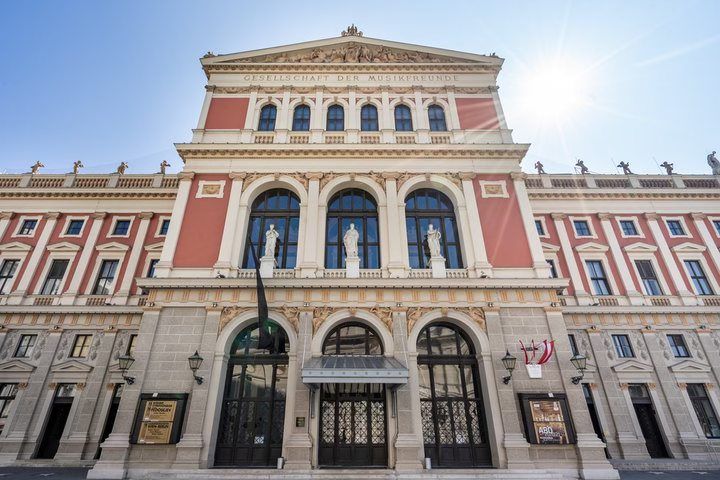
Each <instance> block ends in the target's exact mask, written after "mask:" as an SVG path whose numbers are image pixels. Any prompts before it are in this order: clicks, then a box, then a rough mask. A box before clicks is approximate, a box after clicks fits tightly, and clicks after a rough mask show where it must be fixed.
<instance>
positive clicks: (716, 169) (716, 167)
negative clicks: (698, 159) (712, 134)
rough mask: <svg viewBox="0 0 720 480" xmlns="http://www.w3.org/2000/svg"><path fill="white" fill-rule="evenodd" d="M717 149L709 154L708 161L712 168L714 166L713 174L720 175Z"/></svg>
mask: <svg viewBox="0 0 720 480" xmlns="http://www.w3.org/2000/svg"><path fill="white" fill-rule="evenodd" d="M715 153H717V152H715V150H713V152H712V153H711V154H710V155H708V156H707V162H708V165H710V168H712V174H713V175H720V160H718V159H717V157H715Z"/></svg>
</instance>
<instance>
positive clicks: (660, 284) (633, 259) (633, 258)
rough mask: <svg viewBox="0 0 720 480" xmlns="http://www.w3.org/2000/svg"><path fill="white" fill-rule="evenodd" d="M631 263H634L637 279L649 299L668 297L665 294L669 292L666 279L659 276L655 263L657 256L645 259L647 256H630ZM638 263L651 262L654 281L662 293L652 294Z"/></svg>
mask: <svg viewBox="0 0 720 480" xmlns="http://www.w3.org/2000/svg"><path fill="white" fill-rule="evenodd" d="M629 259H630V263H632V266H633V269H634V270H635V274H636V275H637V279H638V280H639V283H640V285H641V286H642V289H643V292H644V294H645V295H647V296H649V297H660V296H664V295H667V294H666V293H665V292H668V291H669V290H667V288H666V285H665V282H664V279H663V278H661V275H658V271H659V270H658V268H657V264H656V261H655V256H654V255H652V256H651V257H645V256H633V255H630V256H629ZM637 262H649V263H650V268H651V269H652V272H653V276H654V280H655V282H656V283H657V286H658V289H659V290H660V293H651V292H650V290H649V289H648V287H647V283H645V278H643V276H642V273H641V272H640V268H639V267H638V264H637ZM661 273H662V272H661Z"/></svg>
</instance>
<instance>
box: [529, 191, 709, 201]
mask: <svg viewBox="0 0 720 480" xmlns="http://www.w3.org/2000/svg"><path fill="white" fill-rule="evenodd" d="M528 198H529V199H530V200H574V199H587V200H596V199H597V200H603V199H605V200H606V199H617V200H638V199H653V200H663V199H668V200H677V199H694V200H703V199H708V200H718V199H720V191H704V192H703V191H698V192H688V191H687V190H685V189H678V190H672V191H665V192H657V191H654V192H653V191H643V190H642V189H636V190H631V191H618V192H607V191H606V192H593V191H572V190H564V191H556V192H539V191H537V190H532V191H530V190H528Z"/></svg>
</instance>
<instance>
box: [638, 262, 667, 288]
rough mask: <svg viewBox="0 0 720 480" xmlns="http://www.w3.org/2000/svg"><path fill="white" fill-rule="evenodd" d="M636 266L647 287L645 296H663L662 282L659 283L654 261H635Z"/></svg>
mask: <svg viewBox="0 0 720 480" xmlns="http://www.w3.org/2000/svg"><path fill="white" fill-rule="evenodd" d="M635 266H636V267H637V270H638V273H639V274H640V279H641V280H642V282H643V286H644V287H645V294H646V295H662V294H663V292H662V288H660V282H658V279H657V275H655V268H653V264H652V261H650V260H635Z"/></svg>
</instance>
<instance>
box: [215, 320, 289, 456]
mask: <svg viewBox="0 0 720 480" xmlns="http://www.w3.org/2000/svg"><path fill="white" fill-rule="evenodd" d="M270 328H271V331H273V332H274V333H275V344H274V345H273V347H272V348H271V349H270V350H260V349H259V348H258V338H259V330H258V326H257V324H253V325H250V326H249V327H246V328H245V329H243V330H242V331H241V332H240V333H239V334H238V335H237V336H236V337H235V340H234V341H233V344H232V346H231V348H230V358H229V360H228V368H227V375H226V377H225V384H224V386H225V387H224V390H223V392H224V394H223V395H224V396H223V402H222V413H221V415H220V426H219V431H218V437H217V445H216V448H215V466H216V467H231V466H241V467H275V466H276V465H277V459H278V458H279V457H281V456H282V442H283V425H284V420H285V403H286V392H287V380H288V355H287V352H288V350H289V342H288V337H287V334H286V333H285V331H284V330H283V329H282V328H281V327H280V326H279V325H277V324H275V323H271V326H270Z"/></svg>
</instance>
